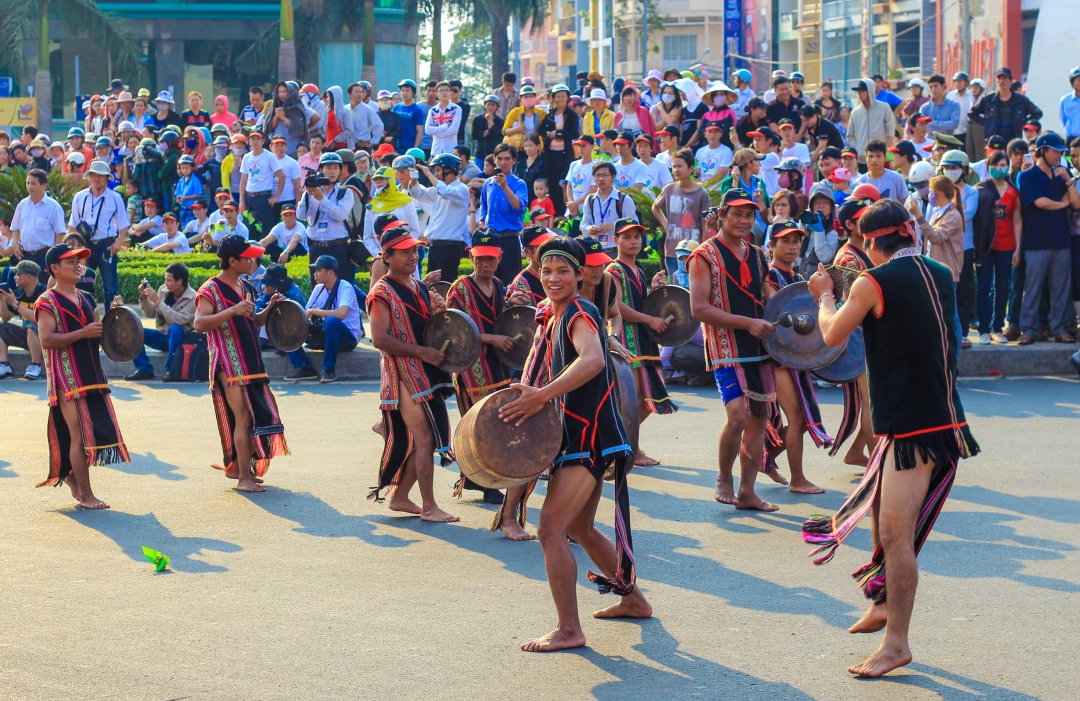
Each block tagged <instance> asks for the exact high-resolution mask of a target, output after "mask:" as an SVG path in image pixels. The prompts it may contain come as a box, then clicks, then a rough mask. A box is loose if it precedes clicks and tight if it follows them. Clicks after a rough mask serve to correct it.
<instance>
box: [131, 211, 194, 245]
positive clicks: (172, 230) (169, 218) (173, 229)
mask: <svg viewBox="0 0 1080 701" xmlns="http://www.w3.org/2000/svg"><path fill="white" fill-rule="evenodd" d="M161 227H162V228H163V229H165V231H164V233H161V234H158V235H157V236H153V237H151V238H149V239H148V240H147V241H146V243H144V244H143V245H144V246H146V247H147V248H148V249H150V250H151V251H153V252H154V253H191V246H190V245H188V240H187V237H186V236H184V234H183V233H182V232H181V231H180V220H179V219H177V218H176V215H175V214H173V213H172V212H165V214H162V215H161Z"/></svg>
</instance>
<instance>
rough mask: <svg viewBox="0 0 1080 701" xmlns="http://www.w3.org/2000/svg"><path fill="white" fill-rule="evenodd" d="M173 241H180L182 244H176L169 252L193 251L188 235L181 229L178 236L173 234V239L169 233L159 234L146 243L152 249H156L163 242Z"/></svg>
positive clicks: (177, 233)
mask: <svg viewBox="0 0 1080 701" xmlns="http://www.w3.org/2000/svg"><path fill="white" fill-rule="evenodd" d="M173 241H179V242H180V245H179V246H175V247H174V248H173V249H172V250H171V251H169V253H191V246H189V245H188V242H187V237H186V236H184V234H183V233H182V232H180V231H177V232H176V236H173V237H172V238H171V239H170V238H169V235H168V234H167V233H164V234H158V235H157V236H155V237H153V238H152V239H150V240H149V241H147V242H146V244H145V245H146V247H147V248H149V249H150V250H154V249H155V248H157V247H158V246H160V245H162V244H165V243H172V242H173Z"/></svg>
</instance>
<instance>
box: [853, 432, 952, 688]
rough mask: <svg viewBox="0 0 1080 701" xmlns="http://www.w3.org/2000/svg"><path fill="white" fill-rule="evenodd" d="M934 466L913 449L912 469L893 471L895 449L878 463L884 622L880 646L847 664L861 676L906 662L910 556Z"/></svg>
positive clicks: (915, 577)
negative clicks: (885, 592) (885, 590)
mask: <svg viewBox="0 0 1080 701" xmlns="http://www.w3.org/2000/svg"><path fill="white" fill-rule="evenodd" d="M932 471H933V466H932V465H930V464H929V463H926V462H923V461H922V459H921V458H920V457H919V456H918V453H916V466H915V468H914V469H912V470H897V469H896V456H895V452H894V449H892V448H890V449H889V453H888V455H886V456H885V462H884V464H883V465H882V466H881V497H880V502H881V512H880V514H881V517H880V519H879V522H878V535H879V537H880V538H881V546H882V547H883V548H884V549H885V572H886V577H887V582H888V584H887V586H888V599H887V601H886V609H887V612H888V622H887V623H886V625H885V638H884V639H883V640H882V641H881V646H880V647H878V649H877V651H875V652H874V654H873V655H871V656H870V657H869V658H868V659H867V660H866V661H865V662H863V663H862V664H859V665H855V666H854V667H850V668H848V671H849V672H851V673H852V674H857V675H858V676H860V677H880V676H881V675H882V674H885V673H887V672H890V671H892V670H894V669H896V668H897V667H902V666H904V665H906V664H907V663H908V662H911V648H910V647H909V646H908V626H909V624H910V623H911V610H912V608H913V607H914V605H915V589H916V588H917V587H918V584H919V566H918V564H917V563H916V561H915V528H916V524H917V523H918V519H919V511H920V510H921V509H922V505H923V502H924V501H925V499H926V491H927V489H928V488H929V486H930V474H931V472H932Z"/></svg>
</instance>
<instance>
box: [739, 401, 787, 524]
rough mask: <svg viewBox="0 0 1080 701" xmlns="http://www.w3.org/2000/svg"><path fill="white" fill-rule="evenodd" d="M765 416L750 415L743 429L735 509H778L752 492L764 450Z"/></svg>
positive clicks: (778, 508)
mask: <svg viewBox="0 0 1080 701" xmlns="http://www.w3.org/2000/svg"><path fill="white" fill-rule="evenodd" d="M765 421H766V419H765V417H764V416H754V415H753V414H751V415H750V421H749V422H748V423H747V424H746V430H745V431H743V440H742V444H743V446H744V449H743V450H742V451H740V452H739V468H740V469H739V494H738V495H737V496H736V497H735V508H736V509H748V510H753V511H779V510H780V507H779V506H777V505H775V504H770V503H769V502H767V501H765V500H764V499H762V498H761V497H759V496H758V495H757V494H756V493H755V492H754V482H756V481H757V475H758V466H759V465H761V459H762V457H763V453H764V452H765Z"/></svg>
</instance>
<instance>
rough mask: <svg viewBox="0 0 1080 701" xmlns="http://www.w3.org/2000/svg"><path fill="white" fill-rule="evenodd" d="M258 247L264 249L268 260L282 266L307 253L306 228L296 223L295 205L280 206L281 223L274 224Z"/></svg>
mask: <svg viewBox="0 0 1080 701" xmlns="http://www.w3.org/2000/svg"><path fill="white" fill-rule="evenodd" d="M259 245H260V246H262V247H263V248H265V249H266V255H268V256H270V260H276V261H277V262H278V263H281V264H282V265H285V264H287V263H288V262H289V259H290V258H291V257H293V256H302V255H305V254H306V253H307V247H308V240H307V227H306V226H304V225H303V224H302V223H301V222H299V221H297V219H296V206H295V205H292V204H284V205H282V206H281V221H279V222H278V223H277V224H274V228H273V229H271V230H270V233H269V234H267V235H266V236H265V237H263V240H262V241H260V242H259Z"/></svg>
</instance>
